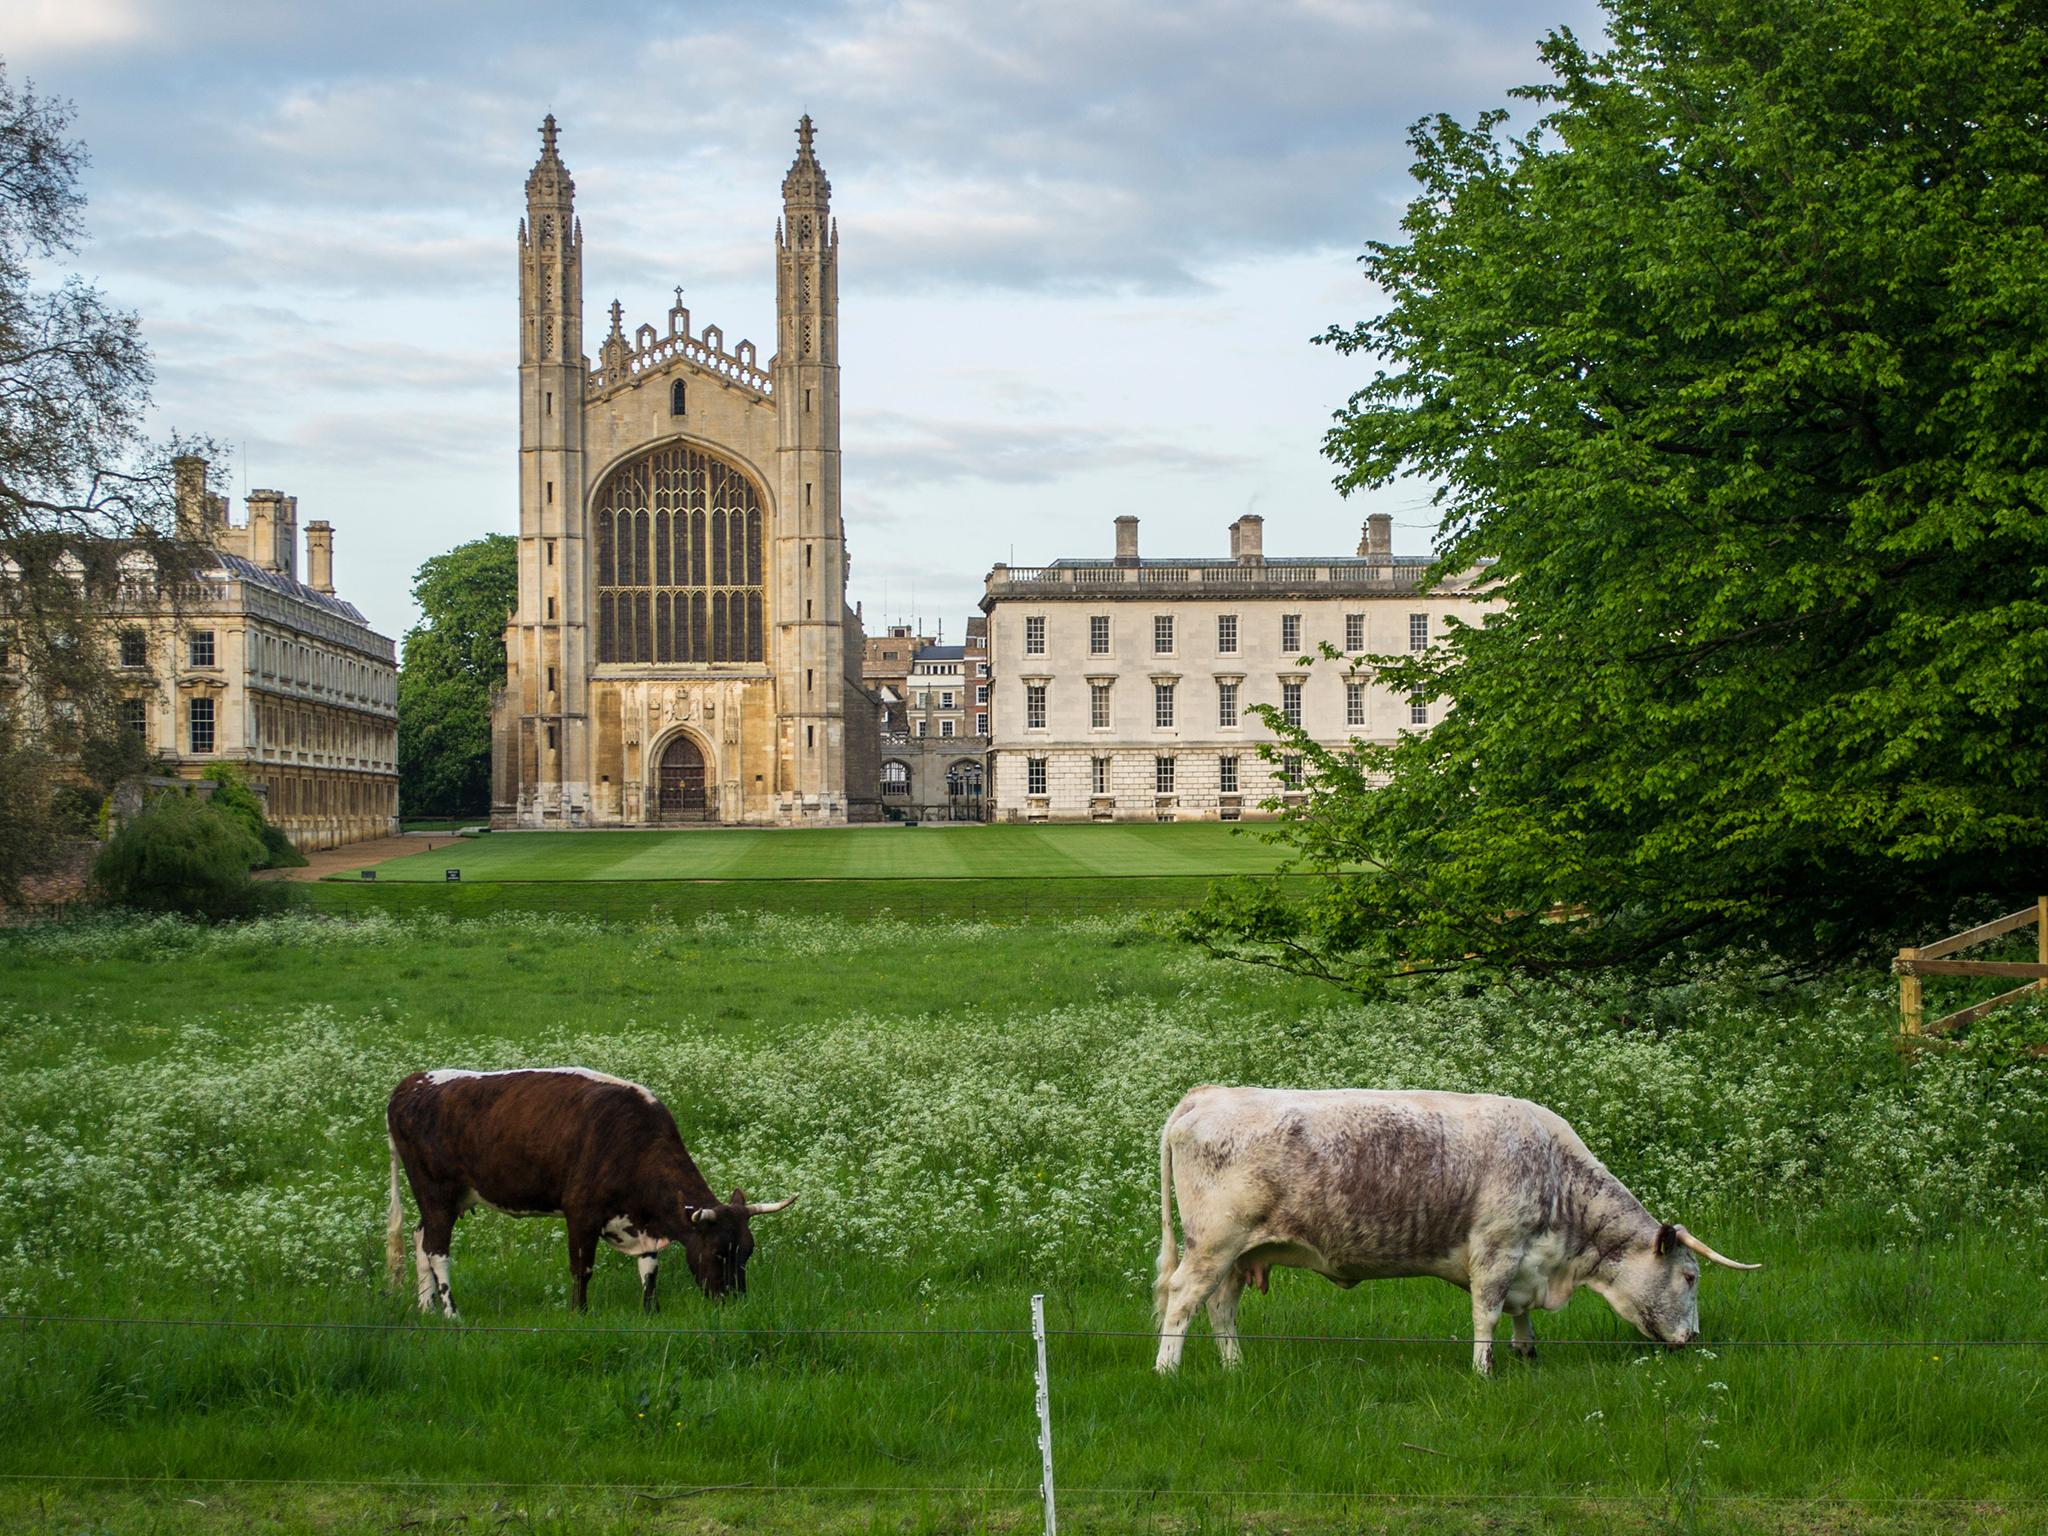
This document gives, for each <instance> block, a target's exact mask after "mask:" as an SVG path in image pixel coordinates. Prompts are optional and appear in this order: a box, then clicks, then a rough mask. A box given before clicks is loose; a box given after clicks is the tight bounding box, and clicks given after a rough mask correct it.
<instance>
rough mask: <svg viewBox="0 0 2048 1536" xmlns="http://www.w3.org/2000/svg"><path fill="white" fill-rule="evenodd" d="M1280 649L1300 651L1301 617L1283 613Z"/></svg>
mask: <svg viewBox="0 0 2048 1536" xmlns="http://www.w3.org/2000/svg"><path fill="white" fill-rule="evenodd" d="M1280 649H1281V650H1283V651H1298V650H1300V649H1301V615H1300V614H1298V613H1283V614H1281V615H1280Z"/></svg>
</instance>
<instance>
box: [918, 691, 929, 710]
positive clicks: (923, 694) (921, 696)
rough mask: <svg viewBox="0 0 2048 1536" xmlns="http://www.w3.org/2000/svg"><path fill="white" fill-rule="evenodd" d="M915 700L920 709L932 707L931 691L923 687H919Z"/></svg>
mask: <svg viewBox="0 0 2048 1536" xmlns="http://www.w3.org/2000/svg"><path fill="white" fill-rule="evenodd" d="M914 702H915V703H916V705H917V707H918V708H919V709H930V708H931V707H932V696H931V693H930V692H929V691H928V690H926V689H923V688H920V689H918V691H917V694H916V697H915V700H914Z"/></svg>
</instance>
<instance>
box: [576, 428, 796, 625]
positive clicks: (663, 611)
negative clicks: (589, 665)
mask: <svg viewBox="0 0 2048 1536" xmlns="http://www.w3.org/2000/svg"><path fill="white" fill-rule="evenodd" d="M761 522H762V515H761V498H760V495H759V493H758V492H757V491H756V490H755V489H754V483H753V481H751V480H749V479H748V478H747V477H746V476H745V475H744V474H742V473H741V472H740V471H739V470H738V469H736V468H734V467H733V466H732V465H730V464H727V463H726V462H725V461H724V460H722V459H715V458H713V457H711V455H709V454H707V453H704V452H701V451H700V450H698V449H695V448H690V447H686V446H683V445H682V444H676V445H674V446H672V447H668V448H657V449H655V450H654V451H653V452H651V453H646V454H642V455H641V456H640V457H639V458H637V459H635V460H633V461H632V462H631V463H629V464H624V465H621V466H620V467H619V468H618V469H616V470H614V471H613V472H612V473H611V475H610V476H609V477H608V478H607V479H606V480H605V483H604V487H603V489H602V490H601V491H600V492H599V493H598V498H597V506H596V508H595V509H594V510H593V512H592V513H591V523H592V528H591V536H592V538H593V539H594V540H595V541H596V544H597V659H598V660H599V661H601V662H705V661H759V660H761V658H762V655H763V651H762V639H761V595H762V571H761V538H762V528H761Z"/></svg>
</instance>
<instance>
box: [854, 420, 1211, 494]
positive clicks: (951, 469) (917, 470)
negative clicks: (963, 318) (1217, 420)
mask: <svg viewBox="0 0 2048 1536" xmlns="http://www.w3.org/2000/svg"><path fill="white" fill-rule="evenodd" d="M842 435H843V439H844V440H845V441H846V442H848V443H852V444H856V445H858V446H855V447H852V448H849V449H848V450H846V459H847V473H848V475H849V476H852V475H856V474H857V475H858V476H859V477H860V479H861V481H862V482H863V483H864V484H866V485H871V486H876V487H880V488H884V489H902V488H905V487H908V486H931V485H944V484H947V483H949V482H957V481H963V480H977V481H982V482H986V483H992V484H997V485H1044V484H1048V483H1050V482H1052V481H1055V480H1059V479H1062V478H1064V477H1066V476H1070V475H1075V474H1083V473H1087V472H1089V471H1092V470H1117V471H1140V472H1151V473H1159V474H1207V473H1214V472H1216V471H1219V470H1227V469H1235V468H1239V467H1241V466H1243V465H1244V464H1246V463H1249V462H1250V460H1249V459H1247V458H1246V457H1245V456H1243V455H1241V454H1236V453H1230V452H1224V451H1220V450H1214V449H1202V448H1194V447H1190V446H1188V445H1186V444H1184V443H1176V442H1173V441H1171V440H1169V439H1165V438H1158V437H1145V436H1139V435H1134V434H1131V433H1127V432H1120V431H1118V430H1116V429H1115V428H1113V427H1098V426H1088V425H1085V424H1083V423H1080V422H1046V421H1028V420H1006V421H989V420H983V421H962V420H946V419H941V418H937V417H914V416H906V415H900V414H897V413H895V412H891V411H863V412H860V413H857V414H850V415H849V416H848V417H847V421H846V427H845V430H844V432H843V434H842Z"/></svg>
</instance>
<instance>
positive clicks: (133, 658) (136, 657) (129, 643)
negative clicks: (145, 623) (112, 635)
mask: <svg viewBox="0 0 2048 1536" xmlns="http://www.w3.org/2000/svg"><path fill="white" fill-rule="evenodd" d="M121 665H122V666H124V667H146V666H148V665H149V637H148V636H147V635H145V634H144V633H143V632H142V631H141V630H139V629H124V630H122V631H121Z"/></svg>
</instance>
